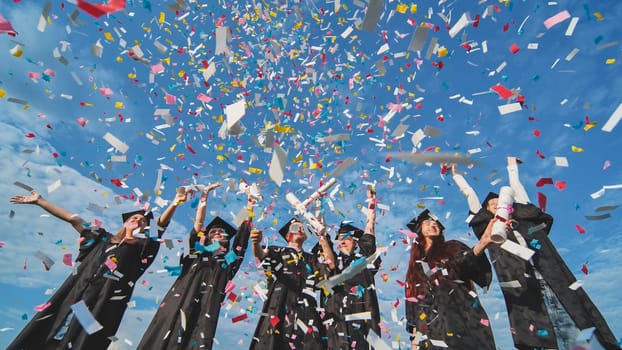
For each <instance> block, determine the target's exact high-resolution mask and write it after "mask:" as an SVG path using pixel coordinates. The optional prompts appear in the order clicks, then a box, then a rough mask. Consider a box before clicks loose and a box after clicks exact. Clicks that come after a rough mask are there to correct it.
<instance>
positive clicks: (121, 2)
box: [78, 0, 125, 18]
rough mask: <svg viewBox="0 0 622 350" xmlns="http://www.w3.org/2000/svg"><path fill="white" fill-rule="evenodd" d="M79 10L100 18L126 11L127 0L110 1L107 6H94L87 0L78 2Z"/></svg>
mask: <svg viewBox="0 0 622 350" xmlns="http://www.w3.org/2000/svg"><path fill="white" fill-rule="evenodd" d="M78 8H79V9H80V10H82V11H84V12H86V13H88V14H89V15H91V16H93V17H95V18H99V17H101V16H103V15H106V14H110V13H113V12H117V11H120V10H122V9H124V8H125V0H110V1H108V4H107V5H103V4H93V3H90V2H88V1H85V0H78Z"/></svg>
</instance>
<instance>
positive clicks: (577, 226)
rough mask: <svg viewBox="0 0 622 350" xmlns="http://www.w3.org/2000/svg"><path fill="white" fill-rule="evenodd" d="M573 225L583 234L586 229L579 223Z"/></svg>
mask: <svg viewBox="0 0 622 350" xmlns="http://www.w3.org/2000/svg"><path fill="white" fill-rule="evenodd" d="M574 226H575V227H576V228H577V231H579V233H580V234H582V235H583V234H585V232H586V231H585V229H584V228H583V227H582V226H581V225H579V224H576V225H574Z"/></svg>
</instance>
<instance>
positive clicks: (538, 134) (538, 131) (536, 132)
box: [533, 129, 541, 137]
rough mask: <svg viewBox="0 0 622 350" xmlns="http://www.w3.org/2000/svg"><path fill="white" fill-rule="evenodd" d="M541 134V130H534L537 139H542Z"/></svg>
mask: <svg viewBox="0 0 622 350" xmlns="http://www.w3.org/2000/svg"><path fill="white" fill-rule="evenodd" d="M540 134H541V133H540V130H538V129H536V130H534V131H533V135H534V136H535V137H540Z"/></svg>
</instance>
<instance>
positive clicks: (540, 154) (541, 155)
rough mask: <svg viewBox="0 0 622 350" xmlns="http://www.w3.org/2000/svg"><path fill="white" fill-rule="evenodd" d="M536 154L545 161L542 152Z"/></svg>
mask: <svg viewBox="0 0 622 350" xmlns="http://www.w3.org/2000/svg"><path fill="white" fill-rule="evenodd" d="M536 154H537V155H538V157H540V158H542V159H544V154H542V152H540V151H536Z"/></svg>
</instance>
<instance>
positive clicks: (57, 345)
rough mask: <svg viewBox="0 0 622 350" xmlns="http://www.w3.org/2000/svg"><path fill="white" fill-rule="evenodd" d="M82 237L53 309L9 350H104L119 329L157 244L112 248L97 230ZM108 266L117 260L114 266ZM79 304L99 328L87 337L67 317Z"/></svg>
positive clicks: (28, 327)
mask: <svg viewBox="0 0 622 350" xmlns="http://www.w3.org/2000/svg"><path fill="white" fill-rule="evenodd" d="M162 233H163V231H162V232H159V234H158V236H161V234H162ZM80 236H81V241H80V250H79V254H78V257H77V258H76V262H77V263H79V265H78V266H77V269H76V272H75V274H71V275H70V276H69V277H68V278H67V279H66V280H65V282H64V283H63V285H62V286H61V287H60V288H59V289H58V290H57V291H56V293H54V295H53V296H52V297H51V298H50V300H49V303H50V304H51V305H50V306H49V307H48V308H46V309H45V310H43V311H41V312H38V313H37V314H36V315H35V316H34V317H33V318H32V320H31V321H30V322H29V323H28V324H27V325H26V327H25V328H24V329H23V330H22V331H21V332H20V334H19V335H18V336H17V338H15V340H14V341H13V342H12V343H11V344H10V345H9V346H8V349H33V350H41V349H69V348H70V347H71V348H73V349H89V350H96V349H106V348H108V345H109V344H110V342H111V339H109V337H112V336H114V335H115V333H116V332H117V329H118V328H119V324H120V323H121V319H122V318H123V313H124V312H125V309H126V308H127V303H128V302H129V301H130V298H131V296H132V291H133V290H134V285H135V283H136V281H137V280H138V279H139V278H140V276H142V275H143V273H144V272H145V270H146V269H147V268H148V267H149V266H150V265H151V263H152V262H153V260H154V258H155V257H156V255H157V253H158V249H159V247H160V243H159V242H158V241H157V240H154V239H152V238H138V239H137V240H136V242H135V243H121V244H118V243H111V242H110V239H111V238H112V234H110V233H108V232H106V231H105V230H104V229H100V228H94V229H85V230H83V231H82V232H81V233H80ZM107 261H108V263H106V262H107ZM110 261H115V262H116V267H115V266H114V264H111V263H110ZM111 268H112V270H113V271H111ZM81 300H82V301H84V303H85V304H86V306H87V307H88V309H89V311H90V312H91V314H92V315H93V317H94V318H95V319H96V320H97V321H98V322H99V323H100V324H101V325H102V326H103V328H102V329H101V330H99V331H97V332H95V333H93V334H91V335H89V334H87V332H86V331H85V330H84V329H83V328H82V325H80V323H79V322H78V320H77V319H76V317H73V314H72V313H71V305H73V304H74V303H76V302H78V301H81ZM68 316H69V318H68ZM67 321H69V326H68V328H67V329H66V333H64V335H62V337H61V336H59V334H60V333H61V332H59V330H60V329H61V327H62V326H63V325H64V324H65V323H66V322H67ZM55 337H56V338H60V339H58V340H55V339H54V338H55Z"/></svg>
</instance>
